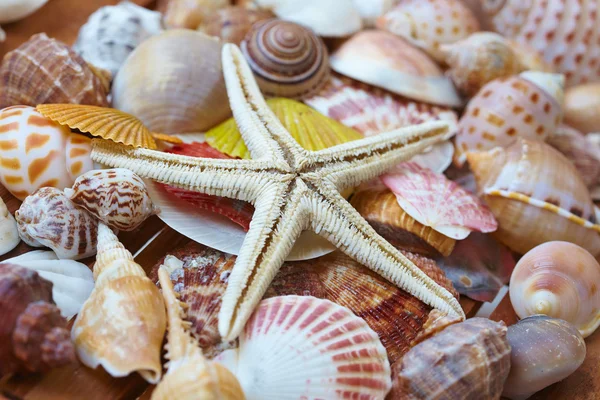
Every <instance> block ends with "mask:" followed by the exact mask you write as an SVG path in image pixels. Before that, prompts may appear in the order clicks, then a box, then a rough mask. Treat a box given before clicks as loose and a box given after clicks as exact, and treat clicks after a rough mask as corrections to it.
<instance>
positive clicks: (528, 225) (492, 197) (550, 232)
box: [468, 139, 600, 255]
mask: <svg viewBox="0 0 600 400" xmlns="http://www.w3.org/2000/svg"><path fill="white" fill-rule="evenodd" d="M468 159H469V165H470V167H471V169H472V170H473V172H474V173H475V178H476V180H477V187H478V191H479V193H480V195H482V196H483V198H484V200H485V202H486V203H487V205H488V206H489V207H490V209H491V210H492V212H493V213H494V215H495V216H496V220H497V221H498V225H499V227H498V231H497V232H496V237H497V238H498V239H499V240H500V241H501V242H503V243H504V244H506V245H507V246H508V247H509V248H510V249H511V250H513V251H515V252H517V253H520V254H525V253H526V252H528V251H529V250H531V249H532V248H534V247H535V246H537V245H539V244H541V243H544V242H548V241H551V240H564V241H568V242H572V243H575V244H578V245H580V246H582V247H583V248H585V249H586V250H588V251H589V252H591V253H592V254H595V255H596V254H600V236H599V235H598V232H600V227H599V226H598V225H597V224H596V216H595V211H594V204H593V202H592V199H591V197H590V194H589V192H588V189H587V188H586V186H585V184H584V183H583V181H582V180H581V178H580V177H579V173H578V172H577V170H576V169H575V167H574V166H573V165H572V164H571V163H570V162H569V160H567V159H566V158H565V157H564V156H563V155H562V154H560V153H559V152H558V151H557V150H555V149H554V148H552V147H551V146H549V145H547V144H545V143H542V142H537V141H529V140H525V139H519V140H518V141H517V142H515V143H514V144H513V145H511V146H510V147H508V148H506V149H503V148H496V149H494V150H491V151H488V152H482V153H469V154H468Z"/></svg>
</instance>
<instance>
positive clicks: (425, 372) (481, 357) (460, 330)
mask: <svg viewBox="0 0 600 400" xmlns="http://www.w3.org/2000/svg"><path fill="white" fill-rule="evenodd" d="M506 331H507V329H506V325H504V323H503V322H500V323H498V322H494V321H490V320H489V319H484V318H472V319H469V320H467V321H465V322H461V323H459V324H455V325H451V326H449V327H448V328H446V329H445V330H443V331H442V332H441V333H439V334H437V335H435V336H433V337H432V338H430V339H428V340H426V341H424V342H422V343H419V344H418V345H416V346H415V347H413V348H412V349H411V350H410V351H409V352H408V353H407V354H406V355H405V356H404V358H403V359H402V361H401V362H400V363H397V364H396V366H395V368H394V370H393V372H392V375H393V376H392V377H393V380H394V388H393V390H392V392H391V394H390V395H391V398H394V399H445V398H452V399H499V398H500V395H501V393H502V387H503V386H504V382H505V380H506V377H507V376H508V372H509V370H510V344H509V343H508V340H507V338H506Z"/></svg>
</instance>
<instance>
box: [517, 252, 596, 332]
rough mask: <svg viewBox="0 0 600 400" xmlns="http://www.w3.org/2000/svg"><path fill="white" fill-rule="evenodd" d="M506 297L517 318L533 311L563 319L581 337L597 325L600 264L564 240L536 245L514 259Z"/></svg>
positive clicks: (532, 313) (588, 254)
mask: <svg viewBox="0 0 600 400" xmlns="http://www.w3.org/2000/svg"><path fill="white" fill-rule="evenodd" d="M509 287H510V300H511V303H512V304H513V307H514V309H515V312H516V313H517V315H518V316H519V317H520V318H525V317H528V316H530V315H534V314H545V315H548V316H549V317H553V318H560V319H564V320H565V321H567V322H570V323H571V324H573V325H574V326H575V327H576V328H577V329H579V332H581V334H582V335H583V337H588V336H589V335H591V334H592V333H593V332H594V330H596V328H597V327H598V326H599V325H600V310H599V308H600V292H599V291H598V288H599V287H600V264H598V262H597V261H596V260H595V259H594V257H593V256H592V255H591V254H590V253H589V252H588V251H587V250H585V249H583V248H581V247H579V246H577V245H575V244H572V243H568V242H548V243H544V244H542V245H539V246H537V247H536V248H534V249H533V250H531V251H529V252H528V253H527V254H525V255H524V256H523V258H521V259H520V260H519V262H518V263H517V266H516V267H515V270H514V271H513V274H512V276H511V278H510V286H509Z"/></svg>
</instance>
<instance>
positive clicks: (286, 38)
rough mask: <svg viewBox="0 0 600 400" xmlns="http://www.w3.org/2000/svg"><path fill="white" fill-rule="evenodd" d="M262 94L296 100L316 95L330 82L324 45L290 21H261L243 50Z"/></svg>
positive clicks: (246, 38) (242, 44)
mask: <svg viewBox="0 0 600 400" xmlns="http://www.w3.org/2000/svg"><path fill="white" fill-rule="evenodd" d="M240 48H241V50H242V53H243V54H244V56H245V57H246V60H248V64H249V65H250V68H251V69H252V72H253V73H254V76H255V78H256V82H257V83H258V86H259V87H260V89H261V91H262V92H263V93H264V94H265V95H267V96H281V97H289V98H295V99H301V98H304V97H310V96H312V95H314V94H316V93H317V92H318V91H319V90H320V89H321V88H322V87H323V86H324V85H325V83H326V82H327V79H328V78H329V57H328V55H327V48H326V47H325V44H324V43H323V41H322V40H321V39H320V38H319V37H318V36H317V35H315V34H314V33H313V32H312V31H311V30H310V29H308V28H305V27H303V26H301V25H298V24H296V23H293V22H289V21H282V20H279V19H269V20H267V21H259V22H257V23H255V24H254V25H252V28H251V29H250V31H249V32H248V34H247V35H246V37H245V38H244V40H243V41H242V43H241V46H240Z"/></svg>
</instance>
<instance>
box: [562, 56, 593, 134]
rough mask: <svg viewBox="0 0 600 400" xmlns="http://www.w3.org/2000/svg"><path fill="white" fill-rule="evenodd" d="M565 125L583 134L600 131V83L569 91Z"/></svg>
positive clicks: (566, 102)
mask: <svg viewBox="0 0 600 400" xmlns="http://www.w3.org/2000/svg"><path fill="white" fill-rule="evenodd" d="M599 62H600V61H599ZM565 123H566V124H568V125H570V126H572V127H573V128H575V129H578V130H580V131H581V132H582V133H590V132H598V131H600V82H598V83H588V84H587V85H580V86H575V87H572V88H569V89H567V91H566V93H565Z"/></svg>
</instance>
